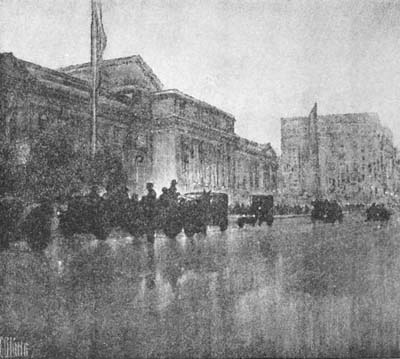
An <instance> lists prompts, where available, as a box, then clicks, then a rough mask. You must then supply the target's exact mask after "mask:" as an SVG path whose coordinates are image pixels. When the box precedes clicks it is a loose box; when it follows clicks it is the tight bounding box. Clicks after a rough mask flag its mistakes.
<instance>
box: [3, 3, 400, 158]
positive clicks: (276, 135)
mask: <svg viewBox="0 0 400 359" xmlns="http://www.w3.org/2000/svg"><path fill="white" fill-rule="evenodd" d="M103 21H104V27H105V31H106V34H107V38H108V45H107V48H106V51H105V54H104V57H105V58H113V57H121V56H129V55H133V54H140V55H141V56H142V57H143V59H144V60H145V61H146V62H147V63H148V64H149V65H150V66H151V67H152V68H153V70H154V72H155V73H156V75H157V76H158V77H159V78H160V80H161V81H162V83H163V84H164V85H165V88H177V89H179V90H181V91H183V92H185V93H188V94H190V95H192V96H195V97H197V98H199V99H201V100H204V101H207V102H209V103H210V104H212V105H215V106H217V107H220V108H221V109H223V110H225V111H228V112H230V113H232V114H233V115H234V116H235V117H236V131H237V133H238V134H239V135H241V136H245V137H247V138H249V139H252V140H256V141H258V142H262V143H264V142H272V144H273V146H274V147H275V148H276V149H277V150H278V151H279V146H280V118H281V117H286V116H304V115H308V113H309V112H310V110H311V108H312V106H313V104H314V102H318V106H319V113H320V114H328V113H349V112H377V113H378V114H379V115H380V118H381V121H382V122H383V123H384V124H385V125H387V126H388V127H389V128H391V129H392V131H393V134H394V138H395V142H396V144H399V143H400V136H399V132H400V121H399V114H400V1H379V0H376V1H368V0H361V1H333V0H332V1H322V0H319V1H313V0H307V1H285V0H280V1H256V0H252V1H250V0H249V1H244V0H240V1H233V0H226V1H219V0H201V1H199V0H195V1H194V0H193V1H192V0H179V1H176V0H174V1H168V0H154V1H153V0H146V1H140V0H104V9H103ZM89 34H90V1H89V0H0V51H11V52H13V53H14V54H15V55H16V56H17V57H19V58H22V59H25V60H28V61H32V62H35V63H38V64H40V65H43V66H47V67H51V68H57V67H59V66H65V65H70V64H76V63H82V62H87V61H89V57H90V37H89Z"/></svg>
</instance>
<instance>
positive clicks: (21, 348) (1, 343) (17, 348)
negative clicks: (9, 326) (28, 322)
mask: <svg viewBox="0 0 400 359" xmlns="http://www.w3.org/2000/svg"><path fill="white" fill-rule="evenodd" d="M0 358H1V359H2V358H10V359H11V358H29V345H28V343H25V342H23V341H21V340H17V339H16V338H14V337H4V336H0Z"/></svg>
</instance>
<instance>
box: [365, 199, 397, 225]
mask: <svg viewBox="0 0 400 359" xmlns="http://www.w3.org/2000/svg"><path fill="white" fill-rule="evenodd" d="M366 215H367V219H366V220H367V221H380V222H387V221H389V219H390V217H391V216H392V212H391V211H390V210H389V209H388V208H386V207H385V206H384V205H383V204H378V205H376V204H375V203H373V204H372V205H371V206H370V207H368V209H367V211H366Z"/></svg>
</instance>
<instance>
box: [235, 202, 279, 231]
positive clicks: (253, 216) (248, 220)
mask: <svg viewBox="0 0 400 359" xmlns="http://www.w3.org/2000/svg"><path fill="white" fill-rule="evenodd" d="M257 222H258V224H259V225H261V224H262V223H263V222H266V223H267V225H268V226H271V225H272V223H273V222H274V197H273V196H272V195H254V196H251V204H250V210H249V214H247V215H245V216H241V217H239V219H238V226H239V227H240V228H243V226H244V225H245V224H251V225H253V226H254V225H255V224H256V223H257Z"/></svg>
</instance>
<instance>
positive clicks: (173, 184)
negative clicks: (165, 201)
mask: <svg viewBox="0 0 400 359" xmlns="http://www.w3.org/2000/svg"><path fill="white" fill-rule="evenodd" d="M177 184H178V182H176V180H175V179H173V180H172V181H171V186H170V187H169V189H168V193H169V196H170V198H171V199H172V200H173V201H176V200H178V197H179V195H180V193H179V192H178V190H177V189H176V185H177Z"/></svg>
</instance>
